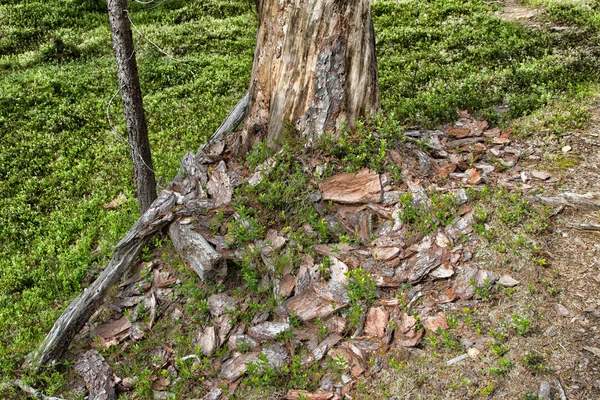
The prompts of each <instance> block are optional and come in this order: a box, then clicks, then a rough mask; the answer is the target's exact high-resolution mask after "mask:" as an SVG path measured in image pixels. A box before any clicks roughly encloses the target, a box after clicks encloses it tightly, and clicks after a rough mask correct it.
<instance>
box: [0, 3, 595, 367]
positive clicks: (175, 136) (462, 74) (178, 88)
mask: <svg viewBox="0 0 600 400" xmlns="http://www.w3.org/2000/svg"><path fill="white" fill-rule="evenodd" d="M105 6H106V4H105V2H103V1H99V0H48V1H41V0H39V1H33V0H29V1H16V0H0V21H2V22H1V25H0V76H1V78H2V79H1V81H0V338H1V339H0V373H1V374H2V375H7V374H12V373H14V372H15V371H17V369H18V367H19V365H20V363H21V362H22V360H23V357H24V356H25V354H26V353H27V352H29V351H31V350H32V349H33V347H34V346H35V345H36V344H37V343H38V342H39V341H40V340H41V338H42V337H43V335H44V334H45V332H47V331H48V329H49V328H50V327H51V325H52V323H53V322H54V320H55V319H56V317H57V316H58V315H59V313H60V312H61V310H62V309H63V308H64V306H65V305H66V303H67V302H68V301H69V300H70V299H71V298H73V297H74V296H75V295H76V294H77V293H78V292H79V291H80V289H81V287H82V286H85V285H86V284H87V283H88V282H89V281H90V280H91V279H93V277H94V276H95V275H96V274H97V273H98V270H99V269H100V268H101V266H102V265H103V264H104V263H105V262H106V260H107V257H108V255H109V254H110V252H111V249H112V246H114V244H115V243H116V241H117V240H118V239H119V237H120V236H121V235H122V234H123V233H124V232H125V231H126V230H127V229H128V228H129V227H130V226H131V224H132V222H133V221H134V220H135V218H136V210H137V205H136V204H135V199H134V193H133V190H134V189H133V187H134V186H133V182H132V179H131V178H132V169H131V166H130V163H129V160H128V157H129V153H128V148H127V144H126V141H125V140H124V135H125V129H124V121H123V120H122V117H121V107H120V102H119V98H118V96H117V97H116V98H114V96H115V91H116V88H117V79H116V73H115V65H114V61H113V59H112V48H111V42H110V32H109V29H108V23H107V16H106V13H105V11H104V9H105ZM492 11H494V6H493V5H488V4H487V3H486V2H484V1H482V0H468V1H459V0H435V1H417V0H404V1H392V0H378V1H376V2H375V3H374V4H373V16H374V21H375V29H376V35H377V40H378V57H379V68H380V79H381V91H382V101H383V105H384V107H385V109H386V111H387V112H388V115H389V116H388V118H389V119H390V120H394V121H396V122H397V123H399V124H404V125H415V124H417V125H428V126H432V125H435V124H437V123H441V122H449V121H452V120H453V119H455V117H456V110H457V109H469V110H471V111H473V112H480V113H482V114H483V115H484V116H486V117H487V118H490V119H492V120H494V121H498V122H503V121H506V120H509V119H511V118H514V117H518V116H521V115H523V114H526V113H530V112H532V111H534V110H536V109H539V108H540V107H542V106H544V105H546V104H548V103H549V102H551V101H552V100H553V98H555V97H556V96H559V97H560V96H566V95H568V94H573V93H580V92H583V91H584V90H585V87H586V85H589V84H590V83H592V82H596V81H597V78H598V75H597V71H598V62H597V59H596V58H595V56H594V52H593V51H590V48H589V46H587V44H586V43H578V45H581V46H582V47H576V46H570V45H569V44H568V43H565V42H564V41H563V40H562V38H561V37H559V36H556V35H551V34H547V33H543V32H532V31H529V30H526V29H525V28H523V27H522V26H520V25H518V24H517V23H511V22H503V21H501V20H500V19H499V18H498V17H497V16H494V15H493V14H492ZM130 14H131V19H132V21H133V22H134V24H135V25H134V27H135V29H134V31H135V32H134V39H135V41H136V42H137V43H138V54H137V56H138V63H139V69H140V77H141V80H142V90H143V92H144V101H145V108H146V111H147V116H148V123H149V131H150V139H151V144H152V146H153V149H154V164H155V168H156V170H157V176H158V179H159V182H163V183H165V182H167V181H169V180H170V179H171V177H172V176H173V175H174V174H175V172H176V170H177V167H178V165H179V160H180V158H181V156H182V155H183V154H184V153H185V152H186V151H189V150H193V149H196V148H198V146H199V145H200V144H201V143H202V141H203V140H205V139H206V137H207V136H208V135H210V133H211V132H213V131H214V130H215V129H216V127H217V126H218V125H219V123H220V121H221V120H222V119H223V118H224V116H225V115H226V113H227V111H228V110H229V109H230V108H231V107H232V106H233V105H234V104H235V102H236V101H237V100H238V98H239V97H241V95H242V94H243V92H244V91H245V89H246V86H247V82H248V78H249V75H250V69H251V63H252V55H253V51H254V48H253V46H254V35H255V28H256V14H255V12H254V11H253V10H252V9H251V7H250V5H249V4H248V3H247V2H246V1H243V0H190V1H184V0H167V1H164V2H158V1H156V2H154V3H150V4H145V5H144V4H139V3H135V2H132V3H131V9H130ZM141 34H143V37H142V36H141ZM153 43H154V44H156V45H158V46H160V49H159V48H158V47H156V46H155V45H154V44H153ZM584 50H586V51H584ZM113 98H114V100H113V101H112V103H111V99H113ZM109 104H110V105H109ZM497 106H507V107H508V110H509V111H508V112H506V113H500V112H499V111H498V110H499V109H498V108H497ZM107 109H108V112H109V113H110V115H111V120H112V123H113V124H114V129H111V127H110V126H109V124H108V123H107V118H106V112H107ZM375 145H376V144H373V146H375ZM341 150H343V149H341ZM346 153H348V154H346ZM346 153H344V154H341V155H339V156H340V158H342V157H343V159H344V160H347V161H349V162H351V161H352V160H355V159H358V158H360V157H358V155H355V154H353V153H351V152H346ZM348 157H349V158H348ZM288 161H289V160H288ZM290 164H291V161H290ZM349 169H352V168H351V167H350V168H349ZM292 172H293V171H292ZM274 190H275V189H274ZM120 192H122V193H124V194H125V196H126V198H127V201H126V202H125V204H124V205H122V206H121V207H120V208H118V209H116V210H111V209H108V208H107V207H105V206H104V205H105V204H106V203H108V202H109V201H111V200H112V199H114V198H115V197H116V196H117V195H118V194H119V193H120Z"/></svg>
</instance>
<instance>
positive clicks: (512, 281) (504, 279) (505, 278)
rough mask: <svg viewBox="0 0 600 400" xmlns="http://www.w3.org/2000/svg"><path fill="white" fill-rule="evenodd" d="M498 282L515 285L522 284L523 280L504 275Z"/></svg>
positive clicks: (508, 285) (509, 285)
mask: <svg viewBox="0 0 600 400" xmlns="http://www.w3.org/2000/svg"><path fill="white" fill-rule="evenodd" d="M498 283H499V284H500V285H502V286H504V287H514V286H517V285H520V284H521V282H519V281H518V280H516V279H514V278H513V277H512V276H510V275H502V276H501V277H500V279H498Z"/></svg>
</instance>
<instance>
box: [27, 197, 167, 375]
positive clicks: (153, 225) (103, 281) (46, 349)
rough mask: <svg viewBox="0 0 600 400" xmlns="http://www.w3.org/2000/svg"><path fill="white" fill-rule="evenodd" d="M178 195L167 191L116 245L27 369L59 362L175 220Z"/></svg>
mask: <svg viewBox="0 0 600 400" xmlns="http://www.w3.org/2000/svg"><path fill="white" fill-rule="evenodd" d="M175 205H176V199H175V195H174V194H173V192H171V191H164V192H163V193H161V194H160V196H159V197H158V198H157V199H156V200H155V201H154V203H152V206H151V207H150V208H149V209H148V210H147V211H146V212H145V213H144V214H143V215H142V216H141V217H140V218H139V219H138V221H137V222H136V224H135V225H134V226H133V227H132V228H131V229H130V230H129V232H128V233H127V235H125V237H124V238H123V239H121V241H120V242H119V243H118V244H117V247H116V248H115V251H114V253H113V255H112V258H111V260H110V262H109V263H108V265H107V266H106V268H104V270H103V271H102V273H101V274H100V276H99V277H98V279H96V280H95V281H94V282H93V283H92V284H91V285H90V287H88V288H86V289H85V290H84V291H83V293H81V294H80V295H79V296H77V298H76V299H75V300H73V302H72V303H71V304H70V305H69V306H68V307H67V309H66V310H65V311H64V312H63V313H62V315H61V316H60V317H59V318H58V320H57V321H56V322H55V323H54V326H53V327H52V329H51V330H50V332H49V333H48V335H47V336H46V338H45V339H44V341H43V342H42V343H41V344H40V346H39V347H38V349H37V350H36V351H34V352H33V353H31V354H29V356H28V358H27V360H26V362H25V365H26V366H29V367H31V368H34V369H36V370H39V368H40V367H42V366H44V365H47V364H49V363H51V362H53V361H55V360H58V359H59V358H60V357H61V356H62V354H63V353H64V351H65V350H66V349H67V348H68V347H69V344H70V343H71V340H73V338H74V337H75V335H76V334H77V332H79V331H80V330H81V328H82V327H83V325H85V323H86V322H87V321H88V320H89V319H90V317H91V316H92V314H93V313H94V312H96V310H97V309H98V307H100V305H102V303H103V301H104V297H105V296H106V294H107V293H108V290H109V289H110V287H111V286H112V285H113V284H115V283H116V282H117V281H118V280H119V279H121V277H122V276H123V274H124V273H125V271H127V269H128V268H129V267H130V266H131V265H132V264H133V263H134V262H135V260H136V259H137V257H138V256H139V254H140V252H141V251H142V249H143V248H144V246H145V245H146V244H147V243H148V241H149V240H150V239H151V238H152V236H153V235H154V234H155V233H156V232H158V231H159V230H160V229H162V228H163V227H164V226H165V225H166V224H167V223H168V222H170V221H171V220H172V219H173V208H174V207H175Z"/></svg>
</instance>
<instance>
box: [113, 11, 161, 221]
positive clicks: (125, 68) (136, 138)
mask: <svg viewBox="0 0 600 400" xmlns="http://www.w3.org/2000/svg"><path fill="white" fill-rule="evenodd" d="M108 16H109V21H110V28H111V31H112V40H113V47H114V50H115V58H116V60H117V74H118V76H119V83H120V85H121V100H122V102H123V110H124V111H125V120H126V123H127V137H128V141H129V150H130V153H131V159H132V160H133V171H134V175H135V183H136V190H137V198H138V201H139V203H140V213H141V214H143V213H144V212H145V211H146V210H147V209H148V207H150V205H151V204H152V202H153V201H154V199H156V181H155V178H154V170H153V166H152V155H151V153H150V142H149V140H148V126H147V125H146V117H145V115H144V107H143V105H142V91H141V89H140V80H139V78H138V70H137V63H136V61H135V50H134V48H133V37H132V33H131V25H130V22H129V15H128V12H127V0H109V1H108Z"/></svg>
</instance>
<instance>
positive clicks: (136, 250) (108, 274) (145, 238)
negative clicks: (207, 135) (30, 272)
mask: <svg viewBox="0 0 600 400" xmlns="http://www.w3.org/2000/svg"><path fill="white" fill-rule="evenodd" d="M246 106H247V95H246V96H244V98H242V100H240V102H239V103H238V105H237V106H236V108H235V109H234V111H232V112H231V113H230V114H229V117H228V118H227V119H226V121H225V122H224V123H223V124H222V125H221V127H220V128H219V130H218V131H217V132H216V133H215V134H214V135H213V138H216V139H214V140H213V139H211V140H210V141H209V143H208V144H209V145H211V144H214V143H215V140H225V135H226V134H227V133H229V132H230V131H231V130H233V129H235V127H236V126H237V124H239V122H240V121H241V119H243V117H244V115H245V113H246ZM203 149H206V150H209V148H208V147H207V146H203V147H202V149H201V150H200V152H199V153H198V155H197V156H193V155H192V156H191V157H190V155H189V153H188V154H186V156H184V160H183V161H182V166H183V167H189V168H191V167H192V166H193V165H196V164H197V163H198V162H199V160H202V159H203V158H204V157H205V156H204V154H205V153H204V150H203ZM184 172H185V173H188V172H189V171H184ZM192 178H194V179H198V180H201V178H199V177H197V176H196V177H192ZM189 179H190V180H189V184H192V182H193V180H192V179H191V178H189ZM183 182H185V181H184V179H183V177H182V176H181V175H180V174H178V175H177V176H176V177H175V178H174V179H173V181H171V182H170V184H169V185H168V187H169V188H171V189H167V190H164V191H163V192H162V193H161V194H160V195H159V196H158V198H156V200H154V202H153V203H152V204H151V206H150V208H148V210H147V211H146V212H145V213H144V214H143V215H142V216H141V217H140V218H139V219H138V220H137V222H136V223H135V225H134V226H133V227H132V228H131V229H130V230H129V232H127V234H126V235H125V237H123V239H121V241H120V242H119V243H118V244H117V246H116V248H115V251H114V252H113V255H112V257H111V260H110V262H109V263H108V265H107V266H106V267H105V268H104V270H103V271H102V273H101V274H100V276H99V277H98V278H97V279H96V280H95V281H94V282H93V283H92V284H91V285H90V287H88V288H86V289H85V290H84V291H83V293H81V294H80V295H79V296H77V298H75V300H73V302H71V304H70V305H69V306H68V307H67V308H66V309H65V311H63V313H62V315H61V316H60V317H59V318H58V320H57V321H56V322H55V323H54V326H53V327H52V329H51V330H50V332H49V333H48V335H47V336H46V338H45V339H44V341H43V342H42V343H41V344H40V345H39V346H38V348H37V350H35V351H33V352H32V353H30V354H29V355H28V357H27V359H26V361H25V364H24V366H25V367H29V368H32V369H34V370H36V371H39V370H40V368H41V367H43V366H45V365H48V364H50V363H52V362H55V361H57V360H58V359H60V357H61V356H62V355H63V353H64V352H65V351H66V350H67V348H68V347H69V345H70V343H71V341H72V340H73V338H74V337H75V335H76V334H77V333H78V332H79V331H80V330H81V328H83V326H84V325H85V323H86V322H87V321H88V320H89V318H90V317H91V316H92V315H93V314H94V312H96V310H97V309H98V307H100V306H101V305H102V304H103V302H104V298H105V297H106V294H107V293H108V290H109V289H110V287H111V286H112V285H113V284H115V283H116V282H117V281H119V280H120V279H121V278H122V277H123V275H124V274H125V272H126V271H127V270H128V269H129V268H130V267H131V265H133V263H134V262H135V261H136V260H137V258H138V256H139V254H140V252H141V251H142V249H143V248H144V246H145V245H146V244H147V243H148V242H149V241H150V239H151V238H152V237H153V236H154V235H155V234H156V233H157V232H159V231H161V230H162V229H164V228H165V227H166V226H167V225H168V224H170V223H171V221H173V220H174V219H176V218H181V217H186V216H191V215H194V214H196V213H198V212H199V211H202V210H206V209H209V208H213V207H214V203H213V202H212V201H211V200H201V199H185V198H184V196H182V195H181V194H180V193H178V192H176V191H174V190H172V188H174V187H176V188H179V190H181V191H182V192H185V187H183V188H182V185H183ZM197 183H198V182H195V183H193V184H196V185H197ZM182 189H183V190H182ZM184 200H185V201H184ZM209 246H210V245H209ZM213 251H214V250H213Z"/></svg>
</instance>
